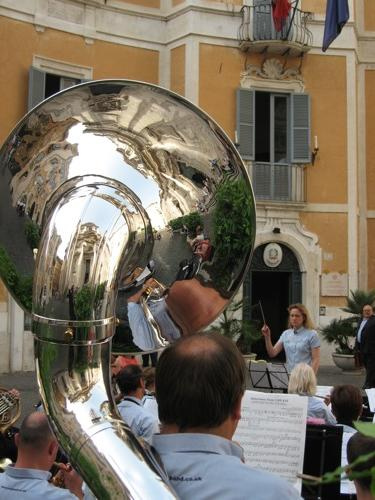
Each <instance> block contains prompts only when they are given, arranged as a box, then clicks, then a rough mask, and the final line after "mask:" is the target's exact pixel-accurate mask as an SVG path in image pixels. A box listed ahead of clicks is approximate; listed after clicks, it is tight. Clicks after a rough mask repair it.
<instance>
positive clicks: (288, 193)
mask: <svg viewBox="0 0 375 500" xmlns="http://www.w3.org/2000/svg"><path fill="white" fill-rule="evenodd" d="M304 172H305V169H304V166H303V165H286V164H280V163H274V164H272V163H259V162H253V163H252V164H250V165H249V174H250V177H251V179H252V184H253V189H254V194H255V198H256V200H258V201H261V200H267V201H275V202H277V201H289V202H295V203H304V202H305V201H306V194H305V175H304Z"/></svg>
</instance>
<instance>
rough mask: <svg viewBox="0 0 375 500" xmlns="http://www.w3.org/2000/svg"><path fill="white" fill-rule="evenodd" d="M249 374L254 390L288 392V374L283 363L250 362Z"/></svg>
mask: <svg viewBox="0 0 375 500" xmlns="http://www.w3.org/2000/svg"><path fill="white" fill-rule="evenodd" d="M249 373H250V380H251V384H252V386H253V387H254V389H265V390H269V391H271V392H273V391H282V392H288V383H289V373H288V370H287V369H286V366H285V365H284V364H283V363H267V362H266V361H262V360H260V361H250V364H249Z"/></svg>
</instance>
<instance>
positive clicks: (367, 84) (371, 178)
mask: <svg viewBox="0 0 375 500" xmlns="http://www.w3.org/2000/svg"><path fill="white" fill-rule="evenodd" d="M292 4H293V9H292V10H291V12H290V14H289V18H288V19H287V20H286V21H285V23H284V25H283V26H282V29H281V30H280V31H276V30H275V24H274V22H273V18H272V7H271V2H270V1H269V0H244V1H243V2H242V1H241V0H232V1H229V0H228V1H226V2H216V1H213V0H127V1H125V0H28V1H25V0H13V1H12V2H9V1H7V0H0V36H1V46H0V54H1V65H0V70H1V72H2V78H0V89H1V92H0V102H1V110H2V112H1V117H2V119H1V120H0V141H1V142H3V141H4V140H5V139H6V137H7V135H8V133H9V132H10V131H11V129H12V128H13V127H14V125H15V124H16V123H17V121H18V120H19V119H20V118H21V117H22V116H23V115H24V114H25V113H26V112H27V110H28V109H30V108H31V107H33V106H34V105H35V104H37V103H38V102H40V101H41V100H43V99H44V98H45V97H48V96H49V95H52V94H53V93H55V92H56V91H58V90H60V89H63V88H66V87H68V86H71V85H74V84H76V83H79V82H82V81H86V80H91V79H105V78H110V79H116V78H121V79H122V78H126V79H134V80H141V81H146V82H150V83H154V84H157V85H161V86H164V87H167V88H169V89H171V90H173V91H175V92H177V93H179V94H181V95H183V96H185V97H186V98H187V99H189V100H191V101H192V102H194V103H195V104H197V105H198V106H200V107H201V108H202V109H203V110H204V111H206V112H207V113H208V114H210V115H211V116H212V117H213V118H214V119H215V120H216V121H217V122H218V123H219V125H221V126H222V127H223V128H224V130H225V131H226V133H227V134H228V135H229V137H231V138H232V140H233V142H235V143H236V144H237V145H238V148H239V151H240V153H241V155H242V157H243V159H244V161H245V164H246V166H247V168H248V171H249V174H250V176H251V178H252V181H253V188H254V192H255V196H256V201H257V237H256V249H255V252H254V258H253V262H252V265H251V269H250V271H249V275H248V276H247V278H246V280H245V285H244V295H245V297H246V301H247V302H248V303H249V304H254V303H257V302H258V301H259V300H260V301H261V302H262V304H263V306H264V309H265V313H266V317H267V319H268V321H269V322H270V324H271V327H272V329H274V330H275V331H281V330H282V329H283V327H284V325H285V320H286V312H285V311H286V307H287V305H288V304H289V303H292V302H303V303H305V304H306V305H307V307H308V309H309V310H310V312H311V315H312V317H313V320H314V322H315V323H316V324H317V325H323V324H325V323H327V322H328V321H329V320H330V319H332V318H333V317H339V316H341V315H343V313H342V311H341V309H340V308H341V307H342V306H344V305H345V303H346V296H347V295H348V293H349V291H350V290H355V289H357V288H361V289H370V288H375V273H374V271H375V196H374V195H373V193H372V185H373V182H375V160H374V159H373V155H372V153H373V152H374V153H375V151H373V150H375V141H373V133H374V129H375V119H374V117H373V116H374V113H373V110H374V108H375V85H374V83H375V43H374V42H375V4H374V2H373V1H372V0H357V1H356V2H354V0H350V1H349V9H350V19H349V21H348V23H347V24H346V26H345V27H344V29H343V31H342V33H341V35H340V37H339V38H338V39H337V40H336V41H335V42H334V43H333V44H332V45H331V47H330V48H329V49H328V51H327V52H325V53H323V52H322V50H321V46H322V39H323V31H324V19H325V7H326V2H325V0H302V1H301V2H299V3H298V6H296V5H295V2H292ZM294 7H296V9H295V10H294ZM64 154H65V155H66V154H74V152H67V151H65V152H64ZM56 155H57V160H56V161H57V162H59V161H60V162H63V161H64V158H63V156H62V155H61V154H60V153H59V152H56ZM374 158H375V155H374ZM1 223H3V222H1ZM27 330H28V325H27V321H26V329H25V327H24V318H23V313H22V311H21V310H20V308H19V307H18V306H17V305H16V304H15V303H14V301H13V300H12V299H11V298H10V297H9V295H8V294H7V292H6V290H5V287H4V286H2V285H1V286H0V346H1V349H2V352H3V353H4V355H3V356H2V357H1V360H0V372H4V371H9V370H11V371H15V370H23V369H26V370H29V369H33V355H32V345H33V344H32V336H31V335H30V333H29V332H28V331H27ZM329 352H330V351H329V349H328V347H325V348H324V349H323V352H322V363H323V364H328V363H330V356H329Z"/></svg>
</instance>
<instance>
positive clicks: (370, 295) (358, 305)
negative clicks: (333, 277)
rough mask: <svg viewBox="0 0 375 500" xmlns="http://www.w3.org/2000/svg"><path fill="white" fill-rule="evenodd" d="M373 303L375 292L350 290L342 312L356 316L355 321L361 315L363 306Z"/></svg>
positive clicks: (374, 301)
mask: <svg viewBox="0 0 375 500" xmlns="http://www.w3.org/2000/svg"><path fill="white" fill-rule="evenodd" d="M374 303H375V290H369V291H368V292H367V291H365V290H350V297H348V298H347V299H346V307H343V308H342V310H343V311H345V312H348V313H350V314H353V315H354V316H357V320H359V318H360V317H361V315H362V309H363V306H365V305H367V304H370V305H373V304H374Z"/></svg>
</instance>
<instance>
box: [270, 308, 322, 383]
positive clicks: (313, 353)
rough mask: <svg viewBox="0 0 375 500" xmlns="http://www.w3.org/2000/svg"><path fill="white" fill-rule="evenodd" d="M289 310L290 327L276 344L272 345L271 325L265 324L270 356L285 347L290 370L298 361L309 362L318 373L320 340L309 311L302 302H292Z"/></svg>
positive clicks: (275, 354)
mask: <svg viewBox="0 0 375 500" xmlns="http://www.w3.org/2000/svg"><path fill="white" fill-rule="evenodd" d="M288 311H289V329H288V330H285V331H284V332H283V333H282V334H281V336H280V338H279V340H278V341H277V342H276V344H275V345H272V340H271V330H270V328H269V326H268V325H264V326H263V328H262V334H263V336H264V338H265V341H266V349H267V353H268V356H269V357H270V358H274V357H275V356H277V355H278V354H280V352H281V351H282V350H283V349H284V351H285V357H286V365H287V368H288V371H289V372H291V371H292V370H293V368H294V367H295V366H296V365H297V364H298V363H307V364H308V365H310V366H311V368H312V369H313V370H314V372H315V374H316V373H317V372H318V368H319V359H320V340H319V337H318V334H317V333H316V331H315V330H313V326H312V322H311V319H310V316H309V313H308V311H307V309H306V307H305V306H304V305H302V304H292V305H291V306H289V307H288Z"/></svg>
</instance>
